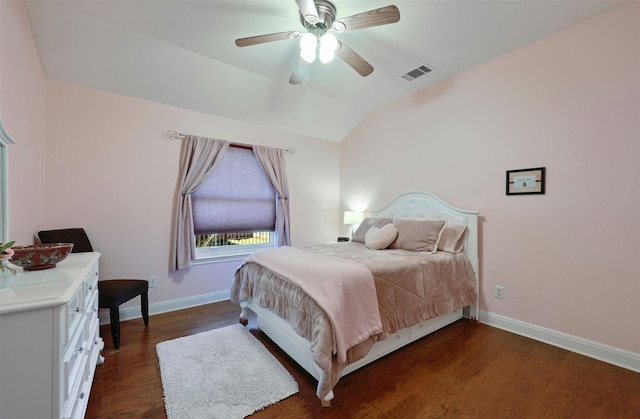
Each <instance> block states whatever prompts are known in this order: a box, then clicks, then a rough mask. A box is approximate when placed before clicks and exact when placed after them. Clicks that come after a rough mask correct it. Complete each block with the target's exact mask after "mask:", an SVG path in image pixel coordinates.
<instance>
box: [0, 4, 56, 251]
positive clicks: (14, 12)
mask: <svg viewBox="0 0 640 419" xmlns="http://www.w3.org/2000/svg"><path fill="white" fill-rule="evenodd" d="M0 40H1V41H0V117H1V118H2V121H3V123H4V126H5V128H6V129H7V131H8V132H9V134H10V135H11V136H12V137H13V139H14V140H16V142H17V144H14V145H11V146H9V148H8V169H9V170H8V178H9V185H8V200H9V208H8V210H9V217H10V220H11V221H10V223H9V228H8V232H9V239H10V240H16V241H18V242H19V243H31V242H32V240H33V225H34V224H42V223H44V220H45V214H46V200H45V180H46V176H45V173H46V167H45V166H46V163H45V157H46V142H45V140H46V81H45V78H44V74H43V72H42V66H41V65H40V58H39V57H38V51H37V49H36V45H35V41H34V40H33V35H32V33H31V26H30V24H29V18H28V16H27V12H26V9H25V6H24V3H22V2H17V1H0Z"/></svg>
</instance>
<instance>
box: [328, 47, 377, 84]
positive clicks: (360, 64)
mask: <svg viewBox="0 0 640 419" xmlns="http://www.w3.org/2000/svg"><path fill="white" fill-rule="evenodd" d="M339 44H340V46H339V48H338V49H337V50H336V55H337V56H338V57H340V58H341V59H342V61H344V62H345V63H347V64H349V66H350V67H351V68H353V69H354V70H356V72H357V73H358V74H360V75H361V76H362V77H367V76H368V75H369V74H371V73H373V66H372V65H371V64H369V63H368V62H367V61H366V60H365V59H364V58H362V57H361V56H359V55H358V54H357V53H356V52H355V51H354V50H352V49H351V48H349V47H348V46H347V45H345V44H344V43H343V42H340V43H339Z"/></svg>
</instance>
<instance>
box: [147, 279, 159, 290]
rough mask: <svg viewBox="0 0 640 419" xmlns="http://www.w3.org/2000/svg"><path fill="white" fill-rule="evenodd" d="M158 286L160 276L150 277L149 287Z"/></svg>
mask: <svg viewBox="0 0 640 419" xmlns="http://www.w3.org/2000/svg"><path fill="white" fill-rule="evenodd" d="M156 286H158V278H157V277H155V276H150V277H149V288H154V287H156Z"/></svg>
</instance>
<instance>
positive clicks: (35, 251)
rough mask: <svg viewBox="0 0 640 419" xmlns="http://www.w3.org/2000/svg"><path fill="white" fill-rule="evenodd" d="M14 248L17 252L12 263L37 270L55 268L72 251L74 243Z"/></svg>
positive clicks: (29, 269) (25, 268)
mask: <svg viewBox="0 0 640 419" xmlns="http://www.w3.org/2000/svg"><path fill="white" fill-rule="evenodd" d="M12 249H13V251H14V252H15V253H14V254H13V257H12V258H11V263H12V264H14V265H16V266H20V267H21V268H22V269H24V270H25V271H37V270H40V269H49V268H54V267H55V266H56V264H57V263H58V262H61V261H63V260H64V259H65V258H66V257H67V256H69V253H71V249H73V243H51V244H32V245H29V246H13V247H12Z"/></svg>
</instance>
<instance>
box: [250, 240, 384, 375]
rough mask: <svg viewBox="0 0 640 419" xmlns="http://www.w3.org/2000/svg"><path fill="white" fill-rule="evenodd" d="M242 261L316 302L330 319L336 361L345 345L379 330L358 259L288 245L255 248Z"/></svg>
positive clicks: (368, 278)
mask: <svg viewBox="0 0 640 419" xmlns="http://www.w3.org/2000/svg"><path fill="white" fill-rule="evenodd" d="M244 263H257V264H260V265H262V266H264V267H265V268H267V269H269V270H270V271H272V272H273V273H275V274H276V275H278V276H279V277H280V278H282V279H284V280H286V281H289V282H291V283H293V284H296V285H297V286H299V287H300V288H301V289H302V290H303V291H304V292H305V293H307V294H308V295H309V296H310V297H311V298H313V299H314V300H315V302H316V303H318V305H319V306H320V307H321V308H322V309H323V310H324V311H325V313H326V314H327V316H328V317H329V320H330V322H331V328H332V330H333V345H334V347H333V353H334V354H335V355H336V356H337V361H338V362H340V363H345V362H346V360H347V350H348V349H349V348H351V347H353V346H356V345H358V344H360V343H362V342H364V341H365V340H367V339H368V338H369V337H371V336H373V335H376V334H378V333H380V332H381V331H382V323H381V322H380V312H379V311H378V300H377V297H376V288H375V285H374V283H373V276H372V275H371V271H369V269H367V268H366V267H365V266H364V265H362V264H360V263H357V262H354V261H351V260H348V259H343V258H339V257H335V256H326V255H320V254H317V253H313V252H310V251H308V250H302V249H299V248H295V247H289V246H283V247H278V248H275V249H267V250H262V251H258V252H255V253H254V254H252V255H251V256H249V257H248V258H247V259H246V260H245V261H244ZM241 267H242V266H241Z"/></svg>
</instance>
